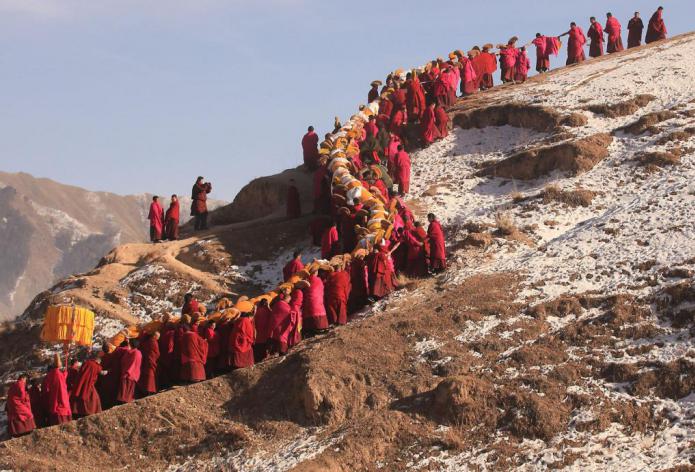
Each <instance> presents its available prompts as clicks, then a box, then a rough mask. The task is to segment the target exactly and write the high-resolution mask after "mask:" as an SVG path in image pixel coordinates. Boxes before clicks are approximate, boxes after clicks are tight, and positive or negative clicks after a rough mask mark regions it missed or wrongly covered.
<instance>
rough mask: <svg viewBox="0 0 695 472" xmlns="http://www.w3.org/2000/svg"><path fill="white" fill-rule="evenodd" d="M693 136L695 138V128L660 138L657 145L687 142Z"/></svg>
mask: <svg viewBox="0 0 695 472" xmlns="http://www.w3.org/2000/svg"><path fill="white" fill-rule="evenodd" d="M692 136H695V127H689V128H685V129H681V130H677V131H672V132H670V133H668V134H667V135H664V136H662V137H660V138H659V139H658V140H657V141H656V143H657V144H660V145H664V144H668V143H671V142H673V141H687V140H688V139H690V138H691V137H692Z"/></svg>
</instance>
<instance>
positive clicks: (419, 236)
mask: <svg viewBox="0 0 695 472" xmlns="http://www.w3.org/2000/svg"><path fill="white" fill-rule="evenodd" d="M405 244H406V246H407V263H406V269H405V270H406V273H407V274H408V275H409V276H411V277H425V276H426V275H427V261H428V260H429V257H430V245H429V240H428V238H427V232H426V231H425V229H424V228H423V227H422V224H421V223H420V222H419V221H418V222H416V223H415V226H414V228H413V229H412V230H406V231H405Z"/></svg>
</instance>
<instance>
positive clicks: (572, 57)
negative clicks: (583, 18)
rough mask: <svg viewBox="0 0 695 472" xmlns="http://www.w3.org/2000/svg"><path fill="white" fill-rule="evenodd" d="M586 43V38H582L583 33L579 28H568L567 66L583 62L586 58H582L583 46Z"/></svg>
mask: <svg viewBox="0 0 695 472" xmlns="http://www.w3.org/2000/svg"><path fill="white" fill-rule="evenodd" d="M585 43H586V36H584V31H582V29H581V28H580V27H579V26H575V27H573V28H570V31H569V40H568V41H567V65H568V66H569V65H571V64H579V63H580V62H584V60H585V59H586V56H584V44H585Z"/></svg>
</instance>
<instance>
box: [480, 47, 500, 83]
mask: <svg viewBox="0 0 695 472" xmlns="http://www.w3.org/2000/svg"><path fill="white" fill-rule="evenodd" d="M478 57H479V58H480V59H479V61H480V63H481V68H482V70H483V77H482V80H481V82H480V87H481V88H482V89H483V90H485V89H489V88H492V87H493V86H494V79H493V76H492V74H494V73H495V71H496V70H497V56H495V55H494V54H492V53H489V52H485V51H483V52H481V53H480V55H479V56H478Z"/></svg>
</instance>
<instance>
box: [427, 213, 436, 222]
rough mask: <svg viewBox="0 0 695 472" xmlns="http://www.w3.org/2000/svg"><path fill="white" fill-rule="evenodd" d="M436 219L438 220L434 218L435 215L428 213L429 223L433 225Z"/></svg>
mask: <svg viewBox="0 0 695 472" xmlns="http://www.w3.org/2000/svg"><path fill="white" fill-rule="evenodd" d="M436 219H437V217H436V216H434V213H428V214H427V221H429V222H430V223H432V222H433V221H436Z"/></svg>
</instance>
